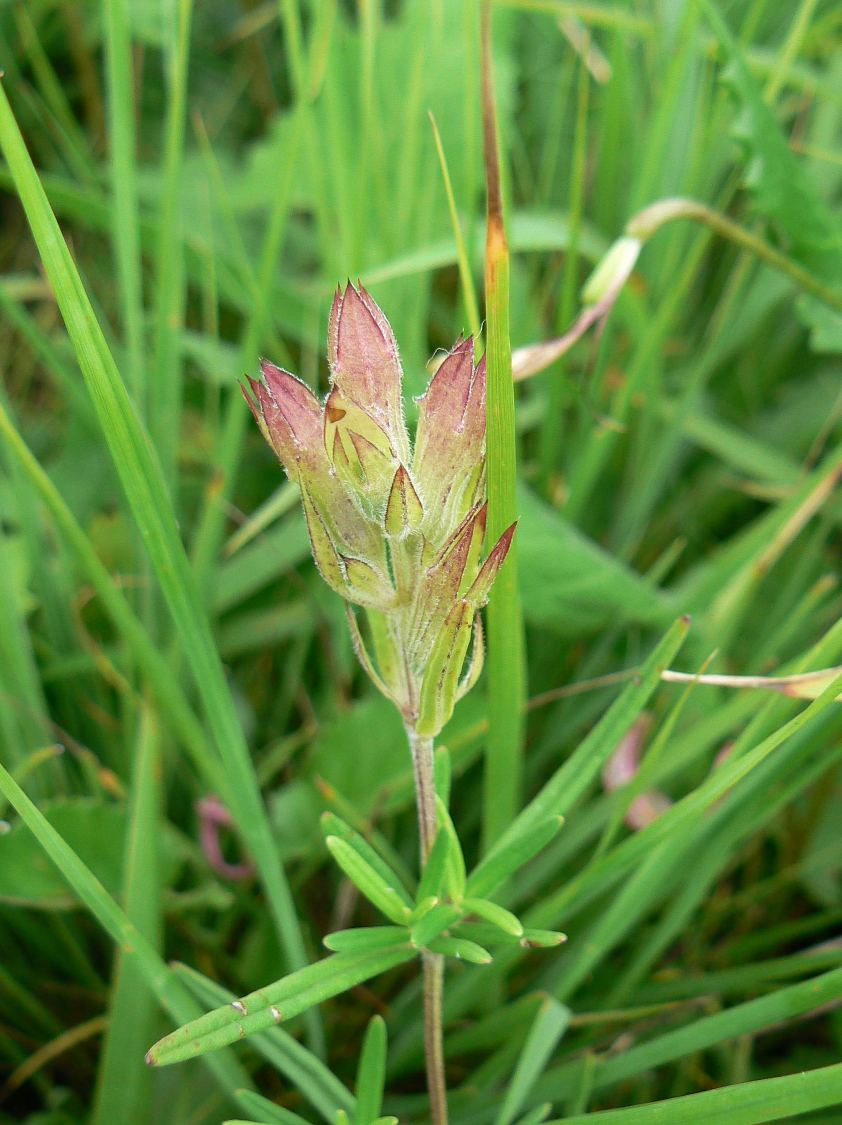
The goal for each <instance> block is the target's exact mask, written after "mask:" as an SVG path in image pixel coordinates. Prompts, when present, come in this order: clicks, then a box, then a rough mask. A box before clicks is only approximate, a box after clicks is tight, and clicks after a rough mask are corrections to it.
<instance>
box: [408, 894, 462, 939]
mask: <svg viewBox="0 0 842 1125" xmlns="http://www.w3.org/2000/svg"><path fill="white" fill-rule="evenodd" d="M461 917H462V911H461V910H460V909H459V907H458V906H453V905H452V904H451V903H444V902H443V903H441V904H440V905H438V906H434V907H433V909H432V910H430V911H428V912H427V913H426V914H425V915H424V917H423V918H421V919H420V921H418V922H416V923H415V924H414V925H413V927H412V929H411V930H410V935H409V936H410V939H411V941H412V944H413V945H414V946H417V947H418V948H419V949H424V948H427V947H429V945H430V942H431V941H434V940H435V939H436V938H437V937H439V935H440V934H443V933H444V931H445V930H446V929H448V928H449V927H450V926H452V925H453V924H454V922H458V921H459V919H460V918H461Z"/></svg>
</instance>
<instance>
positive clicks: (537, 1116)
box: [517, 1102, 553, 1125]
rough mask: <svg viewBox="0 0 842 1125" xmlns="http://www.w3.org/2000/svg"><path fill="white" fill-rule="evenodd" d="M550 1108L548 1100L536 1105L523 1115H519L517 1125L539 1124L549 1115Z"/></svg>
mask: <svg viewBox="0 0 842 1125" xmlns="http://www.w3.org/2000/svg"><path fill="white" fill-rule="evenodd" d="M552 1108H553V1107H552V1104H551V1103H550V1102H547V1103H546V1104H545V1105H539V1106H536V1107H535V1109H533V1110H531V1111H530V1112H529V1113H527V1114H524V1116H523V1117H519V1118H518V1122H517V1125H541V1122H542V1121H546V1119H547V1118H548V1117H549V1116H550V1111H551V1110H552Z"/></svg>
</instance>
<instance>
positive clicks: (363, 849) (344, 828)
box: [321, 812, 415, 910]
mask: <svg viewBox="0 0 842 1125" xmlns="http://www.w3.org/2000/svg"><path fill="white" fill-rule="evenodd" d="M321 828H322V832H323V833H324V835H325V838H327V837H328V836H338V837H339V839H340V840H344V841H345V843H346V844H349V845H350V846H351V847H352V848H353V849H354V851H355V852H356V853H357V855H359V857H360V858H361V859H363V860H365V862H366V863H367V864H368V865H369V867H373V868H374V870H375V871H376V872H377V874H378V875H379V876H380V877H381V879H382V880H383V882H384V883H387V884H388V885H389V886H394V888H395V890H396V892H397V893H398V895H399V896H400V898H401V901H402V902H403V904H404V906H408V907H409V908H410V910H411V909H413V907H414V906H415V903H414V902H413V899H412V896H411V895H410V893H409V892H408V891H407V889H406V886H405V885H404V882H403V880H402V878H401V876H400V875H399V874H398V873H397V871H395V869H394V868H393V867H391V866H390V864H389V863H388V861H387V860H386V859H385V858H384V857H383V856H382V855H381V854H380V852H378V851H377V849H376V848H374V847H373V846H372V845H371V844H370V843H369V842H368V840H366V839H365V837H364V836H361V835H360V833H359V832H357V830H356V829H355V828H352V827H351V825H350V824H349V823H348V822H347V821H346V820H343V819H342V817H341V816H337V815H336V813H332V812H323V813H322V815H321Z"/></svg>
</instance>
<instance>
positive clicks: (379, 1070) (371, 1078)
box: [354, 1016, 386, 1125]
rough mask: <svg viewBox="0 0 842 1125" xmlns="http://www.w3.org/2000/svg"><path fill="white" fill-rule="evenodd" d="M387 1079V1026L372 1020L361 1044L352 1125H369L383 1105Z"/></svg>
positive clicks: (379, 1017) (379, 1020)
mask: <svg viewBox="0 0 842 1125" xmlns="http://www.w3.org/2000/svg"><path fill="white" fill-rule="evenodd" d="M385 1078H386V1023H385V1020H384V1019H383V1017H382V1016H374V1017H373V1018H372V1019H371V1020H370V1022H369V1025H368V1030H367V1031H366V1033H365V1039H364V1040H363V1049H362V1054H361V1055H360V1065H359V1068H358V1070H357V1086H356V1090H357V1108H356V1110H355V1111H354V1125H371V1123H372V1122H373V1121H374V1120H375V1118H376V1117H377V1116H378V1114H379V1113H380V1109H381V1107H382V1105H383V1083H384V1081H385Z"/></svg>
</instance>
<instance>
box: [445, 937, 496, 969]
mask: <svg viewBox="0 0 842 1125" xmlns="http://www.w3.org/2000/svg"><path fill="white" fill-rule="evenodd" d="M430 949H431V950H432V952H433V953H443V954H444V956H445V957H455V958H456V959H457V960H458V961H470V962H472V964H474V965H490V964H491V962H492V960H493V958H492V956H491V954H490V953H489V952H488V950H487V949H483V947H482V946H481V945H477V943H476V942H475V941H467V940H466V939H465V938H453V937H440V938H436V940H435V941H434V942H431V943H430Z"/></svg>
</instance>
